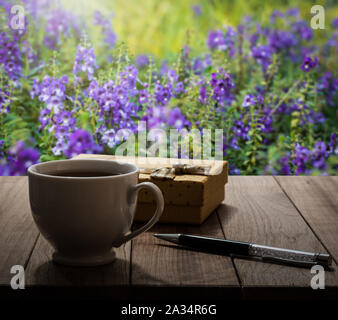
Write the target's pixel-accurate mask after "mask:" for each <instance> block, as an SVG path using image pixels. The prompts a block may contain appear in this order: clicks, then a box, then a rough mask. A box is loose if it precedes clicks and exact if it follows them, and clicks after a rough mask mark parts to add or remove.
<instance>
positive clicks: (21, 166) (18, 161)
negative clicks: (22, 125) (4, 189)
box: [8, 141, 39, 176]
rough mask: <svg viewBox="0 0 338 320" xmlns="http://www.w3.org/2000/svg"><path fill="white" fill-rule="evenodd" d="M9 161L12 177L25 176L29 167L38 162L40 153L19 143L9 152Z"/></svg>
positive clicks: (21, 142)
mask: <svg viewBox="0 0 338 320" xmlns="http://www.w3.org/2000/svg"><path fill="white" fill-rule="evenodd" d="M8 160H9V168H10V172H9V174H10V175H11V176H19V175H25V174H26V172H27V169H28V167H30V166H31V165H33V164H35V163H37V162H38V160H39V152H38V151H37V150H35V149H33V148H29V147H26V146H25V143H24V142H23V141H19V142H18V143H17V144H16V145H15V146H14V147H12V148H11V149H10V150H9V151H8Z"/></svg>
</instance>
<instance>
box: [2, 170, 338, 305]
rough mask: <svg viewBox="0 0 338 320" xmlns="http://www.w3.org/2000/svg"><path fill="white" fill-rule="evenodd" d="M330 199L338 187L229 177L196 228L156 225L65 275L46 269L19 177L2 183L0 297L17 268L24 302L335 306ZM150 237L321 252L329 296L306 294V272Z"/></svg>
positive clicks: (307, 180)
mask: <svg viewBox="0 0 338 320" xmlns="http://www.w3.org/2000/svg"><path fill="white" fill-rule="evenodd" d="M337 194H338V180H337V177H249V176H248V177H230V179H229V184H228V185H227V188H226V199H225V201H224V203H223V204H222V205H221V206H220V207H219V208H218V209H217V212H215V213H214V214H212V215H211V216H210V217H209V218H208V219H207V220H206V221H205V223H203V224H202V225H200V226H192V225H190V226H189V225H166V224H158V225H156V226H155V227H154V228H153V229H152V230H150V231H148V232H146V233H144V234H142V235H140V236H139V237H137V238H136V239H135V240H133V241H132V242H129V243H127V244H125V245H124V246H122V247H120V248H119V249H117V260H116V261H115V263H113V264H111V265H107V266H103V267H95V268H71V267H65V266H60V265H56V264H54V263H53V262H51V254H52V252H53V249H52V248H51V246H50V245H49V244H48V243H47V241H46V240H45V239H44V238H43V237H42V236H41V235H39V232H38V230H37V228H36V226H35V224H34V222H33V219H32V217H31V213H30V208H29V200H28V186H27V177H0V289H1V288H2V289H1V290H0V293H2V294H5V295H6V294H7V293H9V292H13V290H11V289H10V279H11V277H12V276H13V275H12V274H10V268H11V267H12V266H13V265H16V264H19V265H23V266H24V267H25V271H26V272H25V278H26V287H27V290H22V291H23V293H21V295H27V296H28V297H29V295H31V294H33V293H36V292H37V291H36V290H38V292H40V294H41V292H43V293H42V294H43V295H44V294H46V295H51V296H64V295H65V294H66V295H67V294H68V296H73V295H74V294H78V293H83V292H87V293H88V294H89V296H97V294H98V290H99V289H100V290H101V297H118V298H121V299H126V300H127V299H131V298H144V299H146V298H154V297H157V296H158V297H160V296H161V295H162V297H167V296H169V295H178V296H181V297H183V296H185V297H190V298H194V297H198V296H199V297H201V298H202V297H203V296H204V297H210V298H213V297H218V298H220V299H224V298H225V297H232V298H236V299H237V298H250V299H251V298H262V297H263V298H267V297H268V298H269V297H271V296H274V297H279V296H283V297H284V298H285V297H288V296H289V295H290V294H291V295H290V297H291V296H294V295H299V296H301V297H307V296H309V297H323V296H325V295H324V294H323V292H325V293H328V292H329V293H332V292H333V296H334V297H335V298H337V299H338V293H337V290H338V277H337V265H336V262H337V259H338V215H337V211H338V200H337ZM155 232H156V233H188V234H198V235H206V236H211V237H218V238H223V237H225V238H227V239H232V240H241V241H252V242H255V243H259V244H265V245H271V246H278V247H284V248H290V249H298V250H305V251H314V252H329V253H330V254H332V255H333V257H334V259H335V263H334V266H333V268H332V270H331V271H327V272H326V274H325V277H326V288H327V290H312V289H311V288H310V281H311V278H312V277H313V274H311V273H310V270H309V269H305V268H296V267H289V266H284V265H277V264H271V263H263V262H259V261H252V260H244V259H239V258H235V259H232V258H230V257H227V256H221V255H215V254H208V253H204V252H197V251H193V250H188V249H186V248H180V247H178V246H176V245H174V244H172V245H171V244H170V243H167V242H164V241H162V240H159V239H157V238H155V237H154V236H153V234H154V233H155ZM4 288H8V290H7V291H4V290H3V289H4ZM46 288H48V290H47V291H44V290H45V289H46ZM102 288H103V289H105V288H106V289H107V290H103V289H102ZM331 289H334V291H332V290H331ZM41 290H42V291H41ZM74 290H76V291H74ZM276 290H278V293H276V292H277V291H276ZM283 290H284V294H282V295H280V292H282V291H283ZM330 290H331V291H330Z"/></svg>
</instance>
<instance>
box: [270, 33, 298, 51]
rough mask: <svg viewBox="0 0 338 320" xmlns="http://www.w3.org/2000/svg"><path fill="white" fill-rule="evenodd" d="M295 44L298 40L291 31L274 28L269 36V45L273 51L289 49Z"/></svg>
mask: <svg viewBox="0 0 338 320" xmlns="http://www.w3.org/2000/svg"><path fill="white" fill-rule="evenodd" d="M297 44H298V40H297V38H296V37H295V36H294V35H293V34H292V33H291V32H287V31H278V30H274V31H273V32H272V33H271V34H270V36H269V45H270V47H271V48H272V50H273V51H274V52H279V51H280V50H289V49H290V48H292V47H294V46H296V45H297Z"/></svg>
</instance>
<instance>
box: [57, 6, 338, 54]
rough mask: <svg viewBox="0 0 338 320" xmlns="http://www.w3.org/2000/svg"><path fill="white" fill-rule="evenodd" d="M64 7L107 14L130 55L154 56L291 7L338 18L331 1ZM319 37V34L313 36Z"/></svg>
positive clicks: (307, 16) (200, 44) (198, 46)
mask: <svg viewBox="0 0 338 320" xmlns="http://www.w3.org/2000/svg"><path fill="white" fill-rule="evenodd" d="M62 2H63V4H64V6H65V8H68V9H70V10H71V11H72V12H74V13H77V14H79V15H80V16H83V17H87V23H88V24H90V22H91V21H92V17H93V13H94V12H95V11H96V10H99V11H100V12H102V13H103V14H104V15H105V16H107V17H108V16H110V17H112V20H111V23H112V27H113V30H114V32H115V33H116V35H117V37H118V40H120V41H124V42H125V43H127V44H128V46H129V48H130V50H131V53H133V54H135V55H137V54H153V55H154V56H156V57H158V58H168V56H170V54H173V53H174V54H175V53H177V52H178V51H179V50H180V49H181V48H182V46H183V45H184V44H187V43H188V44H191V45H192V47H193V48H194V50H196V51H201V50H204V49H205V39H206V37H207V34H208V32H209V31H210V30H214V29H219V28H222V27H224V26H233V27H236V26H237V25H238V24H239V23H240V22H241V21H242V19H243V17H245V16H247V15H251V16H254V17H255V19H256V20H257V21H259V22H260V23H261V24H262V25H268V24H269V22H270V21H269V20H270V15H271V13H272V12H273V11H274V10H280V11H285V10H287V9H288V8H291V7H296V8H299V10H300V15H301V17H302V18H303V19H304V20H306V21H310V20H311V17H312V15H311V13H310V9H311V7H312V6H313V5H315V4H319V5H323V6H324V8H326V9H327V10H326V19H327V22H329V21H331V20H333V18H334V17H337V16H338V1H334V0H329V1H325V0H318V1H311V0H291V1H289V0H270V1H266V0H200V1H198V0H161V1H158V0H114V1H110V0H96V1H88V0H87V1H86V0H62ZM90 33H91V35H92V36H91V37H90V39H91V40H92V41H93V42H94V44H95V42H96V40H95V39H97V40H98V39H100V32H98V30H90ZM315 37H317V40H320V38H321V35H320V32H318V33H317V34H315Z"/></svg>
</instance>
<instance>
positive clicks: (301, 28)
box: [292, 20, 313, 41]
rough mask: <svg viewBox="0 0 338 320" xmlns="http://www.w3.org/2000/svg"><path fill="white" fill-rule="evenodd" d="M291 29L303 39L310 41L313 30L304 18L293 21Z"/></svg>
mask: <svg viewBox="0 0 338 320" xmlns="http://www.w3.org/2000/svg"><path fill="white" fill-rule="evenodd" d="M292 29H293V31H294V32H295V33H296V34H298V35H299V37H300V38H301V39H303V40H306V41H310V40H311V39H312V38H313V30H312V29H311V28H310V27H309V26H308V24H307V22H306V21H304V20H301V21H297V22H295V23H294V24H293V25H292Z"/></svg>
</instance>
